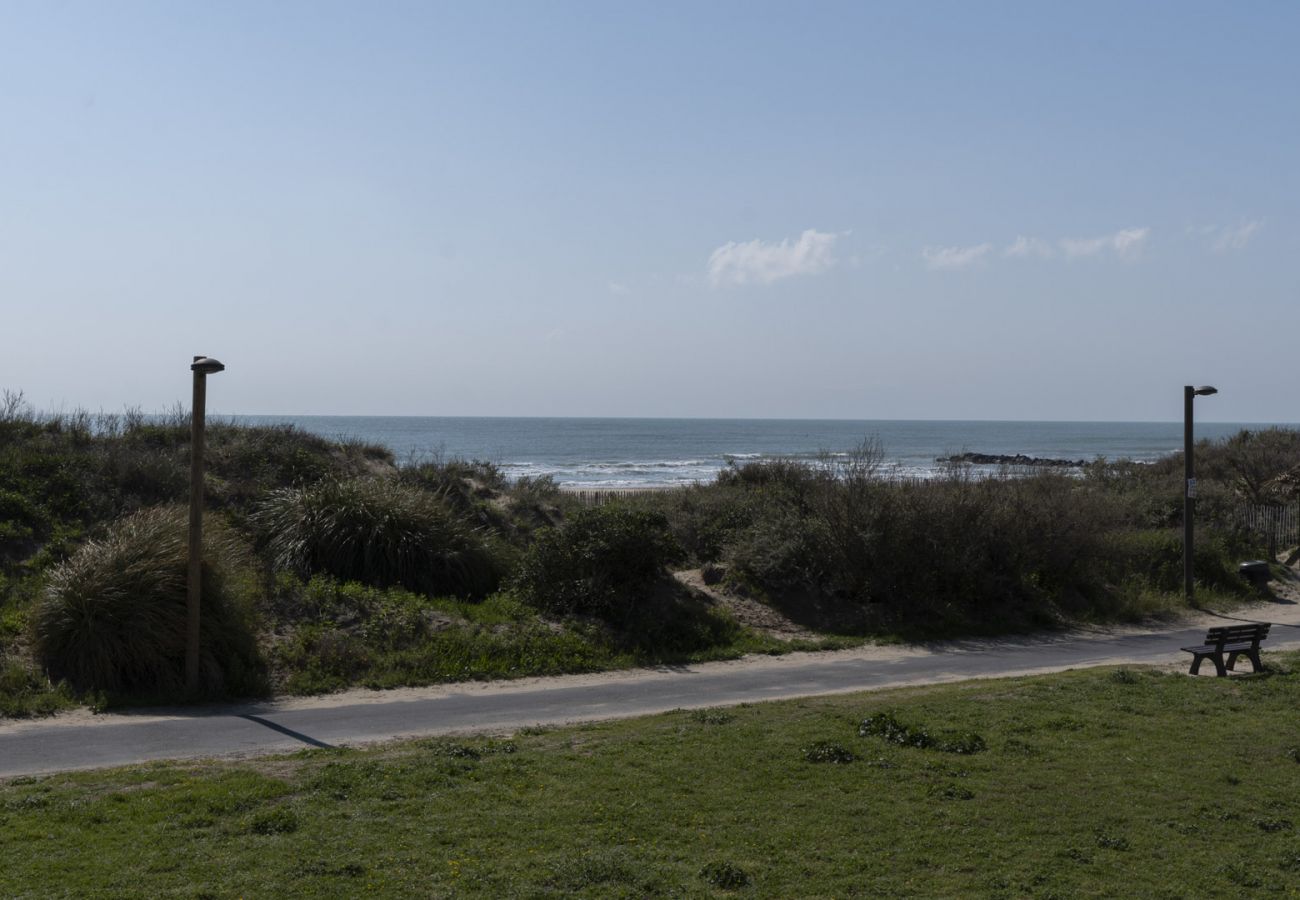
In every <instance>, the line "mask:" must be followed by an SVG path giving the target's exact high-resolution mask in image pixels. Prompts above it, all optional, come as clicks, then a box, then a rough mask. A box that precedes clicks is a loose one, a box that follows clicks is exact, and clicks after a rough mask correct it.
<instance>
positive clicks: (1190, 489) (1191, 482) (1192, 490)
mask: <svg viewBox="0 0 1300 900" xmlns="http://www.w3.org/2000/svg"><path fill="white" fill-rule="evenodd" d="M1187 496H1188V497H1189V498H1190V499H1192V500H1195V499H1196V479H1195V478H1189V479H1187Z"/></svg>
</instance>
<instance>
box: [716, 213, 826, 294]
mask: <svg viewBox="0 0 1300 900" xmlns="http://www.w3.org/2000/svg"><path fill="white" fill-rule="evenodd" d="M836 237H838V235H835V234H828V233H826V232H824V231H816V230H814V229H812V228H809V229H808V230H807V231H805V232H804V233H803V234H801V235H799V238H798V240H794V241H791V240H790V239H789V238H786V239H785V240H783V241H781V243H779V244H777V243H769V242H765V241H760V240H752V241H746V242H744V243H737V242H735V241H730V242H728V243H726V244H723V245H722V246H721V247H719V248H718V249H716V250H714V251H713V253H712V254H710V255H709V283H710V284H712V285H713V286H714V287H718V286H719V285H723V284H752V283H758V284H771V283H772V282H773V281H778V280H780V279H782V278H789V277H791V276H793V275H817V274H818V273H821V272H825V271H826V270H827V269H829V268H830V267H831V266H833V265H835V257H834V256H833V255H832V254H831V251H832V249H833V248H834V246H835V239H836Z"/></svg>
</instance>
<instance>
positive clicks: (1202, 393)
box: [1192, 384, 1219, 397]
mask: <svg viewBox="0 0 1300 900" xmlns="http://www.w3.org/2000/svg"><path fill="white" fill-rule="evenodd" d="M1218 392H1219V389H1218V388H1216V387H1210V386H1209V385H1208V384H1207V385H1205V386H1203V387H1198V388H1197V389H1196V390H1194V391H1192V393H1193V394H1195V395H1197V396H1199V397H1208V396H1210V394H1217V393H1218Z"/></svg>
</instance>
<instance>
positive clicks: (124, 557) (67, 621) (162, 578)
mask: <svg viewBox="0 0 1300 900" xmlns="http://www.w3.org/2000/svg"><path fill="white" fill-rule="evenodd" d="M187 529H188V518H187V513H186V510H185V509H184V508H181V507H155V508H151V509H145V510H141V511H140V512H137V513H135V514H133V515H131V516H128V517H126V518H125V519H121V520H119V521H118V522H116V523H114V524H113V525H112V526H110V528H109V530H108V534H107V535H106V536H105V537H104V538H103V539H102V540H95V541H90V542H88V543H86V544H84V545H83V546H82V547H81V548H80V549H79V550H78V551H77V552H76V553H75V554H73V556H72V557H71V558H69V559H68V560H67V561H66V562H64V563H62V564H61V565H59V566H57V567H56V568H55V569H54V570H53V571H52V572H51V573H50V576H49V583H48V587H47V589H46V592H45V595H44V597H43V598H42V601H41V603H40V605H39V607H38V609H37V611H36V617H35V631H36V653H37V656H38V658H39V659H40V661H41V662H42V663H43V664H44V665H45V666H46V667H47V669H48V670H49V672H50V674H51V675H52V676H53V677H55V678H63V679H66V680H67V681H68V682H69V683H70V684H72V685H73V686H74V687H76V688H77V689H79V690H100V691H107V692H110V693H119V692H129V693H150V694H153V693H162V694H172V693H177V692H179V691H180V690H181V689H182V688H183V686H184V679H185V630H186V620H187V608H186V575H187V571H188V547H189V545H188V538H187V534H188V531H187ZM203 549H204V559H203V568H202V573H203V574H202V583H201V584H202V600H203V609H202V616H201V619H200V622H201V645H200V646H201V653H200V660H199V673H200V679H201V682H202V686H203V688H204V690H205V691H206V692H208V693H227V694H249V693H258V692H260V691H262V690H263V689H264V677H263V674H262V673H263V666H262V664H261V661H260V659H259V657H258V652H257V645H256V642H255V640H254V637H253V629H252V624H251V621H250V618H251V615H250V604H249V602H248V600H249V594H250V592H251V589H252V588H253V581H254V579H253V576H252V569H251V565H250V560H251V557H250V554H249V552H248V550H247V548H246V547H245V545H244V544H243V543H242V542H241V541H240V540H239V538H238V537H236V536H235V535H234V534H233V533H231V532H230V531H229V530H227V529H226V528H224V527H222V526H221V524H220V523H219V522H215V521H210V522H208V523H206V527H205V529H204V539H203Z"/></svg>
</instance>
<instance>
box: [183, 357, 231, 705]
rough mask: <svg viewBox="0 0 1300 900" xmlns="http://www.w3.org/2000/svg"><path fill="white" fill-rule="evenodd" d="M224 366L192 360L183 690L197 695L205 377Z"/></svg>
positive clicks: (207, 361)
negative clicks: (188, 540)
mask: <svg viewBox="0 0 1300 900" xmlns="http://www.w3.org/2000/svg"><path fill="white" fill-rule="evenodd" d="M224 368H225V366H223V365H222V364H221V363H219V362H217V361H216V360H215V359H209V358H208V357H206V356H196V357H194V363H193V364H192V365H191V366H190V370H191V371H192V372H193V373H194V402H193V405H192V406H191V408H190V553H189V573H188V577H187V579H186V593H185V610H186V621H185V689H186V691H188V692H189V693H190V694H191V695H195V694H197V693H198V692H199V614H200V610H201V609H202V600H203V597H202V580H203V426H204V416H205V409H204V407H205V406H206V403H207V385H208V373H209V372H220V371H221V370H223V369H224Z"/></svg>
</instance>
